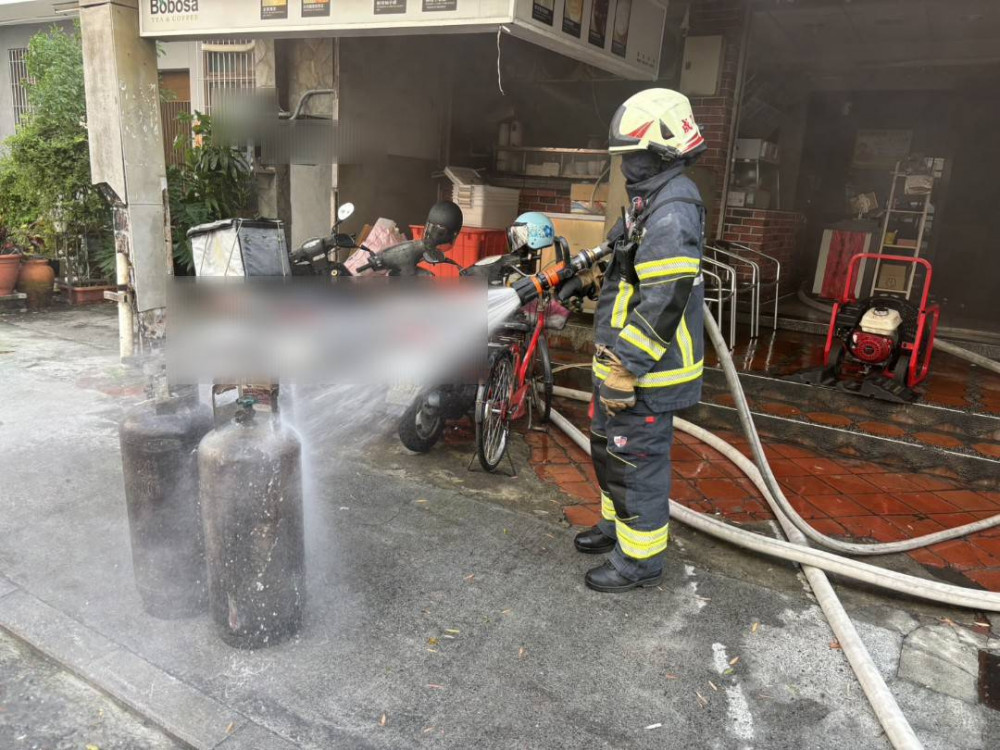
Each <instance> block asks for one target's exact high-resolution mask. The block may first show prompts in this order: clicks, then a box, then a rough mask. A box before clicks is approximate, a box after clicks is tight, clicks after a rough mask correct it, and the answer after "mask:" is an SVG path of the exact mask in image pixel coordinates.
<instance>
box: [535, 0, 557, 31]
mask: <svg viewBox="0 0 1000 750" xmlns="http://www.w3.org/2000/svg"><path fill="white" fill-rule="evenodd" d="M555 9H556V0H533V2H532V4H531V17H532V18H533V19H535V20H536V21H541V22H542V23H547V24H548V25H549V26H551V25H552V18H553V17H554V15H555Z"/></svg>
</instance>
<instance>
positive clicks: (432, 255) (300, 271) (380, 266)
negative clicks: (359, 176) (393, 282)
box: [288, 203, 448, 278]
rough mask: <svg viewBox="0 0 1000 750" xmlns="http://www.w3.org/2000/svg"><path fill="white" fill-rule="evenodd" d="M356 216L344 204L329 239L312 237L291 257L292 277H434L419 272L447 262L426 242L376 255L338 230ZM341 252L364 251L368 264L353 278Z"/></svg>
mask: <svg viewBox="0 0 1000 750" xmlns="http://www.w3.org/2000/svg"><path fill="white" fill-rule="evenodd" d="M353 214H354V204H353V203H345V204H343V205H342V206H341V207H340V208H339V209H337V222H336V223H335V224H334V225H333V226H332V227H331V228H330V234H329V235H327V236H326V237H311V238H310V239H308V240H306V241H305V242H303V243H302V244H301V245H300V246H299V247H298V248H297V249H296V250H293V251H292V252H290V253H289V254H288V260H289V262H290V263H291V266H292V274H293V275H296V276H302V275H306V276H330V277H332V278H338V277H346V276H353V275H360V274H363V273H365V272H367V271H376V272H377V271H387V272H388V275H389V276H433V275H434V274H433V272H431V271H428V270H427V269H424V268H420V264H421V263H426V264H428V265H438V264H440V263H445V262H448V258H446V257H445V254H444V253H443V252H442V251H441V250H440V249H438V248H437V247H433V246H428V245H427V244H426V243H425V242H424V241H423V240H407V241H406V242H401V243H399V244H398V245H393V246H392V247H388V248H386V249H385V250H383V251H382V252H381V253H376V252H374V251H373V250H370V249H369V248H367V247H365V246H364V245H358V244H357V239H356V238H355V237H354V236H353V235H350V234H342V233H340V232H338V231H337V228H338V227H339V226H340V225H341V224H342V223H343V222H345V221H346V220H347V219H349V218H350V217H351V216H352V215H353ZM339 250H361V251H363V252H365V253H366V254H367V255H368V262H367V263H365V264H364V265H362V266H359V267H358V269H357V273H356V274H353V273H351V271H350V270H349V269H348V268H347V266H346V265H344V263H342V262H340V261H339V260H338V259H337V251H339Z"/></svg>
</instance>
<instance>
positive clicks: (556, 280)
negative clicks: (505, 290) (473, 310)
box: [512, 242, 614, 305]
mask: <svg viewBox="0 0 1000 750" xmlns="http://www.w3.org/2000/svg"><path fill="white" fill-rule="evenodd" d="M613 249H614V248H613V247H612V245H611V244H610V243H608V242H603V243H601V244H600V245H598V246H597V247H595V248H592V249H590V250H583V251H582V252H580V253H578V254H576V255H574V256H573V259H572V260H570V262H569V263H560V264H559V265H557V266H554V267H552V268H549V269H546V270H544V271H540V272H539V273H536V274H535V275H534V276H526V277H525V278H523V279H521V280H520V281H518V282H517V283H516V284H514V285H513V287H512V289H513V290H514V291H515V292H517V296H518V298H519V299H520V300H521V304H522V305H524V304H527V303H528V302H531V301H532V300H534V299H537V298H538V297H540V296H541V295H542V294H544V293H545V292H546V291H547V290H549V289H558V288H559V286H560V285H561V284H563V283H564V282H565V281H568V280H569V279H572V278H573V277H574V276H576V275H577V274H578V273H580V272H581V271H585V270H587V269H588V268H590V267H591V266H592V265H594V263H596V262H597V261H599V260H600V259H601V258H604V257H606V256H608V255H610V254H611V251H612V250H613Z"/></svg>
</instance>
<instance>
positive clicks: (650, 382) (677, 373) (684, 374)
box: [637, 359, 705, 388]
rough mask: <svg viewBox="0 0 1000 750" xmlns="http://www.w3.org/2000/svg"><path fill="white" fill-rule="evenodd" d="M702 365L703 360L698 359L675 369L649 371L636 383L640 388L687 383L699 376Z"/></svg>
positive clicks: (664, 386)
mask: <svg viewBox="0 0 1000 750" xmlns="http://www.w3.org/2000/svg"><path fill="white" fill-rule="evenodd" d="M704 367H705V360H703V359H700V360H698V361H697V362H695V363H694V364H693V365H691V366H689V367H678V368H677V369H676V370H663V371H662V372H649V373H646V374H645V375H643V376H642V377H640V378H639V382H638V383H637V385H638V386H639V387H640V388H666V387H668V386H671V385H680V384H681V383H688V382H690V381H692V380H697V379H698V378H700V377H701V372H702V370H703V369H704Z"/></svg>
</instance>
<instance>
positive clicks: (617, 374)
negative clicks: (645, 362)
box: [597, 347, 637, 417]
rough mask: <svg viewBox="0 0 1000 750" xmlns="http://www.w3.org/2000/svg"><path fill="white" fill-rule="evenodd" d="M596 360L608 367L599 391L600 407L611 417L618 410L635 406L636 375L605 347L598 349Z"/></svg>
mask: <svg viewBox="0 0 1000 750" xmlns="http://www.w3.org/2000/svg"><path fill="white" fill-rule="evenodd" d="M597 361H598V362H600V363H601V364H603V365H605V366H606V367H608V368H609V369H610V372H609V373H608V377H606V378H605V379H604V382H602V383H601V388H600V391H599V395H600V399H601V408H603V409H604V411H605V413H606V414H607V415H608V416H609V417H613V416H614V415H615V414H617V413H618V412H620V411H625V410H626V409H631V408H632V407H633V406H635V403H636V394H635V384H636V381H637V378H636V376H635V375H633V374H632V373H631V372H629V371H628V369H626V367H625V365H623V364H622V362H621V360H620V359H618V357H617V355H616V354H615V353H614V352H613V351H611V350H610V349H608V348H607V347H601V348H600V349H598V352H597Z"/></svg>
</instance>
